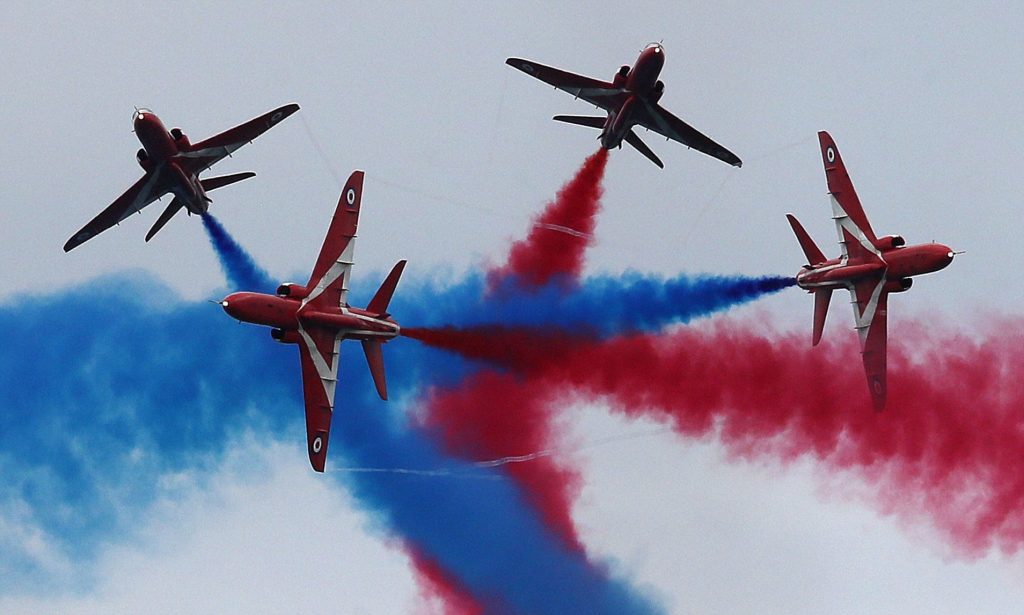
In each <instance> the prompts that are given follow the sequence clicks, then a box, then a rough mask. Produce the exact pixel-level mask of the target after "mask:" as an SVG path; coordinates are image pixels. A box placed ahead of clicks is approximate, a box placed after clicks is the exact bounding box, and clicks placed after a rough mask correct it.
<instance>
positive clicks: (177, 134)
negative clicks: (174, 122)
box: [171, 128, 191, 150]
mask: <svg viewBox="0 0 1024 615" xmlns="http://www.w3.org/2000/svg"><path fill="white" fill-rule="evenodd" d="M171 138H172V139H174V144H175V145H177V146H178V149H180V150H187V149H188V146H189V145H191V143H189V140H188V136H186V135H185V133H183V132H182V131H181V129H180V128H172V129H171Z"/></svg>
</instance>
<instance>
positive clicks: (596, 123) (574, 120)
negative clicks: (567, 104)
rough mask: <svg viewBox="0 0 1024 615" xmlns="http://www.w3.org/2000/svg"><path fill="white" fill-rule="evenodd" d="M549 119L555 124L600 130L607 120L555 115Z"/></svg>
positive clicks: (588, 116)
mask: <svg viewBox="0 0 1024 615" xmlns="http://www.w3.org/2000/svg"><path fill="white" fill-rule="evenodd" d="M551 119H553V120H555V121H556V122H565V123H566V124H576V125H577V126H587V127H588V128H597V129H601V128H604V123H605V122H606V121H607V119H608V118H604V117H594V116H590V115H556V116H555V117H553V118H551Z"/></svg>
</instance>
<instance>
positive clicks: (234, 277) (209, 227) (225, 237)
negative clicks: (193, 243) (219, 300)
mask: <svg viewBox="0 0 1024 615" xmlns="http://www.w3.org/2000/svg"><path fill="white" fill-rule="evenodd" d="M200 217H201V218H202V220H203V228H205V229H206V234H207V236H209V238H210V245H212V246H213V248H214V251H215V252H216V253H217V258H218V259H220V268H221V270H223V271H224V275H225V277H227V279H228V282H229V283H230V286H231V290H233V291H237V290H247V291H252V292H261V293H272V292H274V290H276V289H277V285H276V284H274V282H273V281H272V280H271V279H270V276H269V275H267V272H266V271H264V270H263V269H262V268H260V266H259V265H257V264H256V262H255V261H253V260H252V257H251V256H249V254H248V253H247V252H246V251H245V250H244V249H243V248H242V246H240V245H238V242H236V241H235V239H234V238H233V237H232V236H231V235H230V234H229V233H228V232H227V230H225V229H224V227H223V226H222V225H221V223H220V222H219V221H217V219H216V218H214V217H213V214H211V213H209V212H207V213H206V214H204V215H202V216H200Z"/></svg>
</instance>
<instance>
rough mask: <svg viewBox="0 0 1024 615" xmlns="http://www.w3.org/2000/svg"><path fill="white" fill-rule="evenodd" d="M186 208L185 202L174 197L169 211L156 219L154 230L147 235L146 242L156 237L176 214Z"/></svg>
mask: <svg viewBox="0 0 1024 615" xmlns="http://www.w3.org/2000/svg"><path fill="white" fill-rule="evenodd" d="M184 206H185V201H182V200H181V199H180V198H178V197H174V198H173V199H171V203H170V204H169V205H168V206H167V209H165V210H164V211H163V213H161V214H160V217H159V218H157V219H156V223H155V224H154V225H153V228H151V229H149V232H148V233H146V241H149V240H150V239H152V238H153V235H156V234H157V233H158V232H159V231H160V229H162V228H163V227H164V225H165V224H167V223H168V222H170V221H171V218H173V217H174V214H176V213H178V211H179V210H181V208H182V207H184Z"/></svg>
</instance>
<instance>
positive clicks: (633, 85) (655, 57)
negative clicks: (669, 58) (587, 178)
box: [601, 43, 665, 149]
mask: <svg viewBox="0 0 1024 615" xmlns="http://www.w3.org/2000/svg"><path fill="white" fill-rule="evenodd" d="M664 66H665V49H664V48H663V47H662V46H661V45H660V44H659V43H651V44H650V45H648V46H647V47H645V48H644V50H643V51H641V52H640V55H639V57H637V59H636V62H634V63H633V67H632V68H631V69H630V70H629V72H628V73H626V74H625V75H622V74H621V73H618V74H616V76H615V82H616V83H617V84H621V86H622V88H623V89H624V90H625V91H626V92H628V93H629V97H628V98H626V100H625V101H624V102H623V103H622V106H621V107H619V108H618V109H617V110H616V111H611V112H609V113H608V119H607V120H606V121H605V123H604V129H603V130H602V131H601V147H603V148H605V149H614V148H616V147H622V140H623V139H624V138H625V137H626V133H628V132H629V130H630V129H631V128H632V127H633V126H634V125H636V121H635V120H634V119H633V110H634V109H635V108H636V105H638V104H639V105H642V104H643V103H644V102H648V103H651V104H653V103H656V102H657V101H658V99H659V98H661V93H662V89H661V88H662V87H663V86H659V85H658V84H659V83H660V82H659V81H658V75H660V74H661V69H662V67H664Z"/></svg>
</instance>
